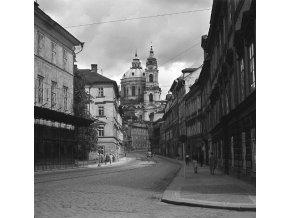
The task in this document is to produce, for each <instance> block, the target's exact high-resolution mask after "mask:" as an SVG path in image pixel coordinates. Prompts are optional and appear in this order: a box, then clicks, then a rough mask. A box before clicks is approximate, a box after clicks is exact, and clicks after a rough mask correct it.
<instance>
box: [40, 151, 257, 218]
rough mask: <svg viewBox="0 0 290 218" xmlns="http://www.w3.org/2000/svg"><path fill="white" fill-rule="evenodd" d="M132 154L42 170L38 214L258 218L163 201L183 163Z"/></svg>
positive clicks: (248, 214)
mask: <svg viewBox="0 0 290 218" xmlns="http://www.w3.org/2000/svg"><path fill="white" fill-rule="evenodd" d="M129 156H131V157H133V156H134V157H137V158H136V160H134V161H132V162H130V163H126V164H124V165H119V166H116V167H110V168H106V169H105V168H103V169H102V168H90V169H82V170H75V171H68V172H58V173H49V174H36V175H35V199H34V200H35V217H36V218H42V217H54V218H56V217H205V218H210V217H241V218H242V217H255V214H256V213H255V212H238V211H228V210H218V209H206V208H198V207H186V206H175V205H169V204H165V203H162V202H160V198H161V196H162V193H163V191H164V190H165V188H166V187H167V185H168V184H169V183H170V182H171V181H172V178H173V177H174V176H175V175H176V172H177V171H178V169H179V167H180V166H179V165H177V164H174V163H171V162H167V161H165V160H162V159H159V158H157V157H154V158H152V159H151V158H150V161H148V159H146V158H144V157H145V155H142V154H130V155H129ZM151 160H153V161H154V162H152V161H151ZM51 178H53V180H51Z"/></svg>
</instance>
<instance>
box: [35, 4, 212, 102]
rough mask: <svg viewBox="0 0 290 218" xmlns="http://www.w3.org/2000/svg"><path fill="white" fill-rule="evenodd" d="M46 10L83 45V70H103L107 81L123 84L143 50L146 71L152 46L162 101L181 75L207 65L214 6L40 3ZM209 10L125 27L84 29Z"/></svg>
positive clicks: (80, 65)
mask: <svg viewBox="0 0 290 218" xmlns="http://www.w3.org/2000/svg"><path fill="white" fill-rule="evenodd" d="M37 2H38V3H39V7H40V9H42V10H43V11H44V12H45V13H46V14H48V15H49V16H50V17H51V18H52V19H54V20H55V21H56V22H58V23H59V24H60V25H62V26H63V27H65V28H66V29H67V30H68V31H69V32H70V33H71V34H73V35H74V36H75V37H76V38H77V39H79V40H80V41H81V42H85V45H84V49H83V51H82V52H80V53H79V54H77V63H76V64H77V65H78V68H79V69H89V68H90V67H91V64H98V68H99V69H102V71H101V70H100V71H99V72H102V73H103V75H104V76H106V77H108V78H110V79H113V80H115V81H116V82H117V83H118V84H120V79H121V78H122V75H123V74H124V73H125V72H126V71H127V70H128V69H129V68H130V66H131V62H132V59H133V57H134V55H135V50H137V53H138V57H139V58H140V60H141V63H142V67H143V69H144V68H145V67H146V59H147V57H148V56H149V50H150V46H151V45H152V47H153V50H154V53H155V57H156V58H157V62H158V67H159V86H160V87H161V89H162V95H161V98H162V99H164V98H165V95H166V94H167V93H168V90H169V88H170V86H171V84H172V82H173V80H174V79H175V78H177V77H178V76H179V75H180V74H181V70H182V69H184V68H187V67H199V66H200V65H201V64H202V63H203V50H202V48H201V46H200V41H201V36H202V35H205V34H207V33H208V29H209V22H210V13H211V7H212V0H77V1H72V0H38V1H37ZM201 9H209V10H204V11H199V12H194V13H183V14H176V15H171V16H159V17H154V18H147V19H136V20H130V21H123V22H113V23H104V24H98V25H88V26H79V27H71V26H77V25H83V24H91V23H99V22H106V21H114V20H120V19H130V18H135V17H146V16H152V15H161V14H168V13H176V12H186V11H193V10H201Z"/></svg>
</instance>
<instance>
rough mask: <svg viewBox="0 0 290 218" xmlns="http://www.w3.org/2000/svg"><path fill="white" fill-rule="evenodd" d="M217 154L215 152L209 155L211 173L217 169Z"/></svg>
mask: <svg viewBox="0 0 290 218" xmlns="http://www.w3.org/2000/svg"><path fill="white" fill-rule="evenodd" d="M215 162H216V161H215V156H214V155H213V152H211V153H210V157H209V167H210V174H211V175H214V170H215Z"/></svg>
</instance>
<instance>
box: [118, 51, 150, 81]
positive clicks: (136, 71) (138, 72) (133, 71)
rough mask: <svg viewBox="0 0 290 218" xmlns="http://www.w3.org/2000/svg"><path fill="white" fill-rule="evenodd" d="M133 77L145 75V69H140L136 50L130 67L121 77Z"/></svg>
mask: <svg viewBox="0 0 290 218" xmlns="http://www.w3.org/2000/svg"><path fill="white" fill-rule="evenodd" d="M134 77H135V78H137V77H145V70H143V69H142V66H141V62H140V59H139V58H138V56H137V51H136V53H135V57H134V59H133V62H132V67H131V68H130V69H129V70H127V71H126V73H124V75H123V79H126V78H134Z"/></svg>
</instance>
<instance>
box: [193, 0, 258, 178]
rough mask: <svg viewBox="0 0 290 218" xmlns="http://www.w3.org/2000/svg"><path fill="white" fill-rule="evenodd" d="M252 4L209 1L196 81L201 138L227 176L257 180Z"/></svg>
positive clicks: (251, 1) (246, 2)
mask: <svg viewBox="0 0 290 218" xmlns="http://www.w3.org/2000/svg"><path fill="white" fill-rule="evenodd" d="M255 22H256V1H255V0H247V1H245V0H239V1H220V0H214V2H213V7H212V13H211V21H210V29H209V32H208V36H203V37H202V47H203V49H204V51H205V60H204V64H203V68H202V71H201V75H200V78H199V87H200V90H201V96H202V112H203V120H202V135H203V138H204V141H205V146H206V147H208V149H209V151H210V152H211V151H212V152H214V154H215V156H216V157H217V159H218V167H219V168H221V169H223V170H224V172H225V173H227V174H233V175H237V176H238V177H244V178H247V179H250V180H254V181H255V178H256V136H255V135H256V40H255V38H256V32H255V29H256V24H255Z"/></svg>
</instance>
